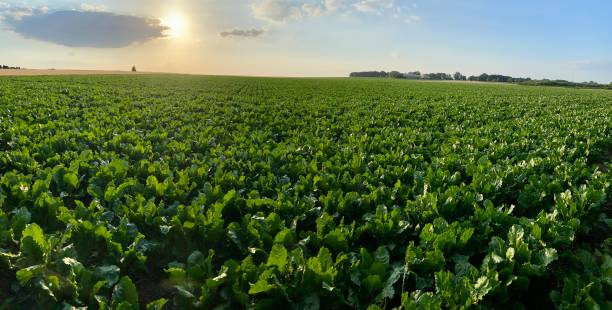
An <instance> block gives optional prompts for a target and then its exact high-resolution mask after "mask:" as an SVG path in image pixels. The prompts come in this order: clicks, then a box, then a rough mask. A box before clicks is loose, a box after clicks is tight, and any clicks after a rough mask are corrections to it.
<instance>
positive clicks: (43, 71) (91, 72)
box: [0, 69, 140, 76]
mask: <svg viewBox="0 0 612 310" xmlns="http://www.w3.org/2000/svg"><path fill="white" fill-rule="evenodd" d="M139 73H140V72H129V71H104V70H52V69H21V70H12V69H10V70H7V69H0V76H38V75H107V74H111V75H116V74H139Z"/></svg>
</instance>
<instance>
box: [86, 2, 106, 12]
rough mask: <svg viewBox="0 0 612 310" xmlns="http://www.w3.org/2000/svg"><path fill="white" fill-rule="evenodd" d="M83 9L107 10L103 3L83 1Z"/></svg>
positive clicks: (89, 10)
mask: <svg viewBox="0 0 612 310" xmlns="http://www.w3.org/2000/svg"><path fill="white" fill-rule="evenodd" d="M80 8H81V11H87V12H105V11H107V8H106V6H104V5H101V4H89V3H82V4H81V5H80Z"/></svg>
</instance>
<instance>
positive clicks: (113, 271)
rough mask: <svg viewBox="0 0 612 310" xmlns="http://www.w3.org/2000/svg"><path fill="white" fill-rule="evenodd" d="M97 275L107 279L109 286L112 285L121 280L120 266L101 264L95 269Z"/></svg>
mask: <svg viewBox="0 0 612 310" xmlns="http://www.w3.org/2000/svg"><path fill="white" fill-rule="evenodd" d="M95 271H96V275H97V276H98V277H101V278H103V279H104V280H105V281H106V285H107V286H108V287H112V286H113V285H115V283H117V281H119V272H120V271H121V270H120V269H119V267H117V266H115V265H108V266H100V267H96V269H95Z"/></svg>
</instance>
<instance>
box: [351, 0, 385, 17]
mask: <svg viewBox="0 0 612 310" xmlns="http://www.w3.org/2000/svg"><path fill="white" fill-rule="evenodd" d="M394 6H395V0H361V1H358V2H356V3H354V4H353V7H354V8H355V9H356V10H357V11H360V12H363V13H373V14H377V15H382V14H383V13H384V12H385V11H386V10H389V9H392V8H393V7H394Z"/></svg>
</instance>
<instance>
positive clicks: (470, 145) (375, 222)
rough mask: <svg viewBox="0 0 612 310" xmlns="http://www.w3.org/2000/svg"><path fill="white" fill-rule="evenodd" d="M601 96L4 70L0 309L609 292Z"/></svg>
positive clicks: (609, 110)
mask: <svg viewBox="0 0 612 310" xmlns="http://www.w3.org/2000/svg"><path fill="white" fill-rule="evenodd" d="M611 163H612V92H611V91H603V90H575V89H562V88H544V87H523V86H517V85H497V84H471V83H437V82H418V81H416V82H415V81H402V80H386V79H378V80H376V79H340V78H338V79H275V78H239V77H198V76H179V75H176V76H175V75H138V76H121V75H118V76H80V77H77V76H62V77H10V78H9V77H3V78H0V279H2V280H1V281H0V308H3V307H4V308H9V309H13V308H22V309H32V308H33V309H36V308H40V309H60V308H61V309H63V308H69V307H71V306H74V307H85V306H86V307H90V308H93V309H97V308H100V309H107V308H110V309H138V308H148V309H191V308H202V309H212V308H215V307H219V309H240V308H261V309H268V308H274V307H287V309H293V308H299V309H318V308H334V309H338V308H340V309H342V308H359V309H365V308H368V307H370V308H371V309H379V308H382V309H391V308H397V307H403V308H404V309H417V308H429V309H436V308H460V307H466V308H467V307H483V308H496V309H504V308H507V309H515V308H520V307H527V308H529V307H534V306H536V305H537V306H540V307H543V308H551V307H557V308H564V309H565V308H566V309H578V308H593V307H594V306H597V305H599V306H600V307H601V308H602V309H603V308H606V307H612V304H611V303H610V300H612V258H611V256H610V255H612V253H611V251H610V246H612V237H611V236H612V233H611V229H610V226H611V225H612V219H610V216H611V213H612V194H611V191H612V189H611V184H612V171H611V170H610V169H611V168H612V164H611Z"/></svg>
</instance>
